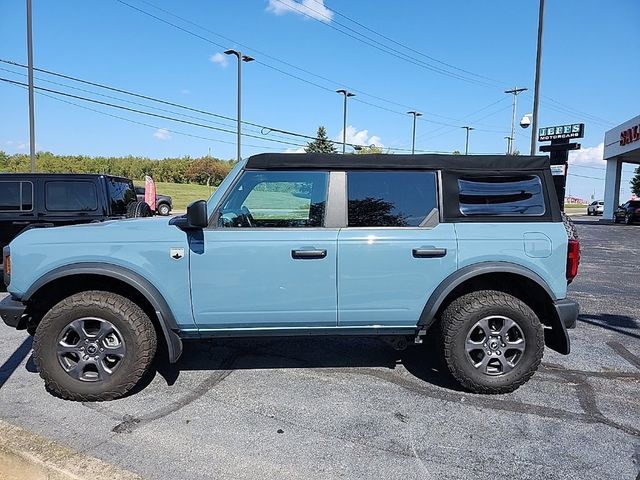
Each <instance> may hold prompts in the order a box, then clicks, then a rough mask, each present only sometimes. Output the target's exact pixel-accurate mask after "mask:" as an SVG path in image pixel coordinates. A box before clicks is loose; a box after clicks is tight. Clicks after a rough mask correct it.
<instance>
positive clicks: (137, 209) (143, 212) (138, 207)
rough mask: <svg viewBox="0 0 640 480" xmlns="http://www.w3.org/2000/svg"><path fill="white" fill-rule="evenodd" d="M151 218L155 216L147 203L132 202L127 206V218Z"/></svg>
mask: <svg viewBox="0 0 640 480" xmlns="http://www.w3.org/2000/svg"><path fill="white" fill-rule="evenodd" d="M151 216H153V212H152V211H151V207H150V206H149V204H148V203H146V202H131V203H130V204H129V205H127V218H145V217H151Z"/></svg>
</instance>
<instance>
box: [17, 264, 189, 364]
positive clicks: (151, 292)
mask: <svg viewBox="0 0 640 480" xmlns="http://www.w3.org/2000/svg"><path fill="white" fill-rule="evenodd" d="M87 274H88V275H99V276H103V277H110V278H113V279H116V280H119V281H121V282H123V283H126V284H127V285H129V286H131V287H133V288H134V289H136V290H137V291H138V292H139V293H140V294H141V295H142V296H143V297H144V298H146V299H147V301H148V302H149V303H150V304H151V306H152V307H153V309H154V311H155V314H156V316H157V317H158V322H159V323H160V327H161V328H162V333H163V334H164V338H165V340H166V343H167V350H168V355H169V361H170V362H171V363H175V362H177V361H178V359H179V358H180V355H182V340H181V339H180V336H179V335H178V333H177V332H178V331H179V328H178V324H177V322H176V319H175V317H174V316H173V312H172V311H171V308H169V305H168V304H167V302H166V300H165V299H164V297H163V296H162V294H161V293H160V292H159V291H158V289H157V288H156V287H155V286H154V285H153V284H152V283H151V282H150V281H149V280H147V279H146V278H144V277H143V276H142V275H140V274H139V273H136V272H134V271H132V270H130V269H128V268H126V267H121V266H119V265H112V264H108V263H99V262H84V263H75V264H70V265H64V266H62V267H58V268H56V269H54V270H51V271H50V272H48V273H46V274H45V275H43V276H42V277H40V278H39V279H38V280H36V281H35V282H34V283H33V284H32V285H31V286H30V287H29V289H28V290H27V292H26V293H25V294H24V295H23V296H22V298H21V301H22V302H23V303H26V302H28V301H29V299H30V298H31V297H32V296H33V295H34V294H35V293H36V292H38V291H39V290H40V289H41V288H42V287H44V286H46V285H47V284H49V283H51V282H52V281H54V280H58V279H60V278H64V277H70V276H73V275H87Z"/></svg>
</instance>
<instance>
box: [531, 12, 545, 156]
mask: <svg viewBox="0 0 640 480" xmlns="http://www.w3.org/2000/svg"><path fill="white" fill-rule="evenodd" d="M543 23H544V0H540V11H539V12H538V50H537V53H536V79H535V85H534V87H533V118H532V119H531V155H532V156H533V155H535V154H536V135H538V101H539V97H540V69H541V68H542V27H543Z"/></svg>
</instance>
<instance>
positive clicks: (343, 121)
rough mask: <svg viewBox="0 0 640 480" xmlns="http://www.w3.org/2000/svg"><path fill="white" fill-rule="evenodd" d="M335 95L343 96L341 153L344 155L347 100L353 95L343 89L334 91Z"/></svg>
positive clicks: (353, 95) (353, 94)
mask: <svg viewBox="0 0 640 480" xmlns="http://www.w3.org/2000/svg"><path fill="white" fill-rule="evenodd" d="M336 93H339V94H340V95H344V108H343V120H342V153H343V154H344V153H345V151H346V148H347V98H349V97H355V96H356V94H355V93H351V92H348V91H347V90H345V89H344V88H341V89H340V90H336Z"/></svg>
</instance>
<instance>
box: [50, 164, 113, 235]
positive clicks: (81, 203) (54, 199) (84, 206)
mask: <svg viewBox="0 0 640 480" xmlns="http://www.w3.org/2000/svg"><path fill="white" fill-rule="evenodd" d="M96 181H97V179H95V178H92V177H87V178H73V179H71V178H64V177H55V176H52V177H48V178H44V179H42V181H41V183H42V185H41V189H42V190H41V192H42V193H41V195H40V198H41V199H42V201H41V203H40V205H39V208H38V216H39V217H40V218H41V219H42V220H43V221H45V222H50V223H53V224H54V225H69V224H75V223H88V222H91V221H92V220H95V219H103V218H104V217H105V215H106V213H107V212H106V211H105V210H104V206H103V205H102V202H101V201H100V199H101V197H99V194H100V193H102V192H101V190H102V189H99V188H98V185H97V184H96Z"/></svg>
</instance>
